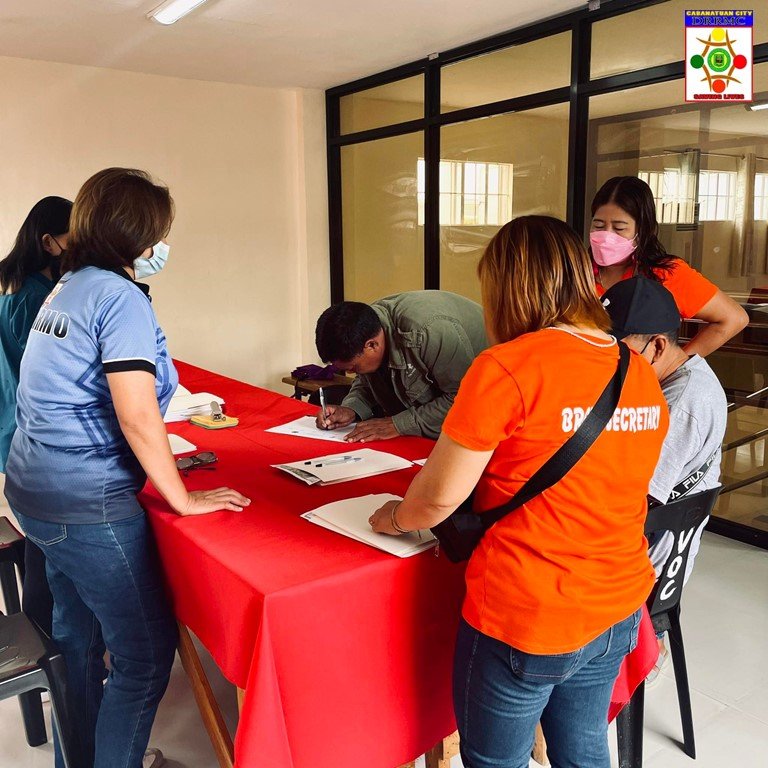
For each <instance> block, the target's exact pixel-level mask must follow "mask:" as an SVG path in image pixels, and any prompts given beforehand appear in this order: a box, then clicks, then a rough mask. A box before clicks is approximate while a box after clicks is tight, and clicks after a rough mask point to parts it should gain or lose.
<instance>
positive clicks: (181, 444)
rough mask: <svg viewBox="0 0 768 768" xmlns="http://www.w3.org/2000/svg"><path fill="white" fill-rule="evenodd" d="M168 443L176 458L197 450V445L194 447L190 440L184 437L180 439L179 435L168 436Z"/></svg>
mask: <svg viewBox="0 0 768 768" xmlns="http://www.w3.org/2000/svg"><path fill="white" fill-rule="evenodd" d="M168 442H169V443H170V445H171V453H173V455H174V456H178V455H179V454H181V453H191V452H192V451H196V450H197V446H196V445H193V444H192V443H190V442H189V440H185V439H184V438H183V437H179V435H174V434H170V435H168Z"/></svg>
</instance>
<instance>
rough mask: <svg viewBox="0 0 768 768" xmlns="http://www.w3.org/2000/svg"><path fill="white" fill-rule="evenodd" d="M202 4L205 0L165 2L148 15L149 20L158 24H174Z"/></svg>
mask: <svg viewBox="0 0 768 768" xmlns="http://www.w3.org/2000/svg"><path fill="white" fill-rule="evenodd" d="M204 2H206V0H166V2H165V3H163V4H162V5H158V6H157V8H155V10H154V11H152V12H151V13H150V14H149V18H150V19H154V20H155V21H158V22H160V24H174V23H175V22H177V21H178V20H179V19H182V18H184V16H186V15H187V14H188V13H191V12H192V11H194V10H195V8H197V7H198V6H199V5H202V4H203V3H204Z"/></svg>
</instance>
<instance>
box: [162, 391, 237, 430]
mask: <svg viewBox="0 0 768 768" xmlns="http://www.w3.org/2000/svg"><path fill="white" fill-rule="evenodd" d="M214 400H215V401H216V402H217V403H218V404H219V405H224V401H223V400H222V399H221V398H220V397H217V396H216V395H212V394H211V393H210V392H198V393H197V394H194V395H192V394H179V390H178V389H177V390H176V394H175V395H174V396H173V397H172V398H171V402H170V404H169V405H168V410H167V411H166V412H165V417H164V418H163V421H165V423H166V424H172V423H173V422H175V421H189V419H191V418H192V417H193V416H208V415H210V413H211V403H212V402H213V401H214Z"/></svg>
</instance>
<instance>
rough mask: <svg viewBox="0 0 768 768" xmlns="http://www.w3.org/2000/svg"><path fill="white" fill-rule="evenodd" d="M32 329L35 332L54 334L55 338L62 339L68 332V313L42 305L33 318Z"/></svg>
mask: <svg viewBox="0 0 768 768" xmlns="http://www.w3.org/2000/svg"><path fill="white" fill-rule="evenodd" d="M32 330H33V331H36V332H37V333H44V334H46V335H47V336H55V337H56V338H57V339H63V338H64V337H65V336H66V335H67V334H68V333H69V315H67V314H65V313H64V312H57V311H56V310H55V309H46V308H45V307H43V308H42V309H41V310H40V314H39V315H38V316H37V318H36V319H35V324H34V325H33V326H32Z"/></svg>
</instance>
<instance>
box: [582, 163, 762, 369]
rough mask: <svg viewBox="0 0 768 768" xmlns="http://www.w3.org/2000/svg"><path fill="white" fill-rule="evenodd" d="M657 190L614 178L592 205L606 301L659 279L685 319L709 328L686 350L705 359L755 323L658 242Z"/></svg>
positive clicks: (592, 236)
mask: <svg viewBox="0 0 768 768" xmlns="http://www.w3.org/2000/svg"><path fill="white" fill-rule="evenodd" d="M658 231H659V225H658V223H657V221H656V205H655V203H654V200H653V193H652V192H651V188H650V187H649V186H648V185H647V184H646V183H645V182H644V181H642V180H640V179H638V178H637V177H636V176H614V177H613V178H612V179H608V181H606V182H605V184H603V186H602V187H600V189H599V190H598V192H597V194H596V195H595V197H594V200H592V227H591V230H590V233H589V242H590V246H591V247H590V253H591V254H592V262H593V265H594V269H595V281H596V283H597V292H598V294H599V295H600V296H602V295H603V293H605V291H607V290H608V289H609V288H611V287H612V286H614V285H615V284H616V283H618V282H619V280H625V279H627V278H629V277H633V276H634V275H642V276H644V277H648V278H651V279H652V280H658V281H659V282H660V283H662V284H663V285H664V286H665V287H666V288H667V289H668V290H669V291H670V292H671V293H672V295H673V296H674V297H675V302H676V303H677V308H678V309H679V310H680V316H681V317H683V318H684V319H689V318H696V319H698V320H703V321H704V322H706V323H708V325H706V326H705V327H703V328H702V329H701V330H700V331H699V332H698V333H697V334H696V336H695V338H693V339H692V340H691V341H690V342H689V343H688V344H687V345H686V347H685V349H686V351H687V352H688V354H689V355H693V354H698V355H701V356H702V357H704V356H705V355H708V354H709V353H710V352H713V351H714V350H716V349H718V347H721V346H722V345H723V344H725V342H726V341H728V340H729V339H731V338H733V337H734V336H735V335H736V334H737V333H738V332H739V331H740V330H741V329H742V328H744V326H745V325H746V324H747V323H748V322H749V318H748V316H747V313H746V312H745V311H744V310H743V309H742V308H741V307H740V306H739V305H738V304H737V303H736V302H735V301H734V300H733V299H732V298H730V296H728V295H727V294H725V293H723V291H721V290H720V289H719V288H718V287H717V286H716V285H714V284H713V283H711V282H710V281H709V280H707V279H706V278H705V277H704V276H703V275H701V274H699V273H698V272H697V271H696V270H695V269H692V268H691V267H690V266H688V264H686V263H685V262H684V261H683V260H682V259H679V258H677V257H676V256H671V255H670V254H668V253H667V252H666V250H665V249H664V246H663V245H662V244H661V242H660V240H659V238H658Z"/></svg>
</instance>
